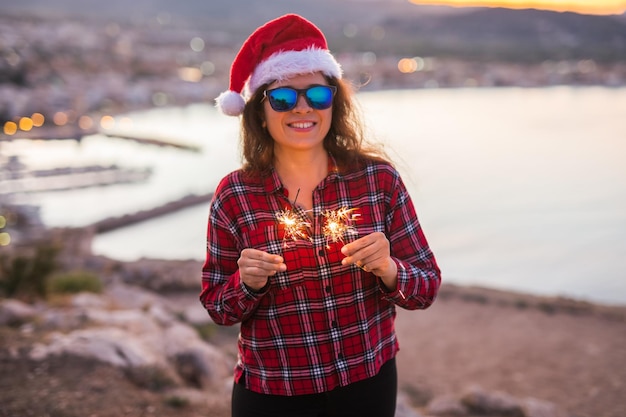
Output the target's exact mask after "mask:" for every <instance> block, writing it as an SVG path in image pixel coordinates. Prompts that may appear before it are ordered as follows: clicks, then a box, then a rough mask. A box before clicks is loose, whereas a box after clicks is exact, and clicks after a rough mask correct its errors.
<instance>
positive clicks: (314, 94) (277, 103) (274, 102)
mask: <svg viewBox="0 0 626 417" xmlns="http://www.w3.org/2000/svg"><path fill="white" fill-rule="evenodd" d="M335 92H337V87H335V86H334V85H312V86H311V87H308V88H303V89H298V88H292V87H278V88H272V89H271V90H265V92H264V93H263V96H264V97H266V98H267V99H268V100H269V102H270V106H272V109H274V110H275V111H279V112H282V111H289V110H292V109H294V108H295V107H296V105H297V104H298V98H299V97H300V96H301V95H303V96H304V99H305V100H306V102H307V103H308V104H309V106H311V107H312V108H314V109H316V110H325V109H327V108H329V107H330V106H332V105H333V96H334V95H335Z"/></svg>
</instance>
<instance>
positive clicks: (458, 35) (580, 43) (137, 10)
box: [0, 0, 626, 62]
mask: <svg viewBox="0 0 626 417" xmlns="http://www.w3.org/2000/svg"><path fill="white" fill-rule="evenodd" d="M0 10H2V12H0V13H11V12H14V13H15V12H18V13H20V14H23V13H39V14H45V15H47V16H57V17H58V16H65V15H72V16H88V17H91V18H93V17H97V18H102V19H106V20H127V21H128V20H130V21H133V22H136V24H142V23H145V22H148V21H154V19H155V18H156V16H157V15H159V14H161V15H162V14H163V13H166V14H167V15H168V16H170V18H171V24H173V25H184V26H187V27H197V28H202V29H205V30H212V31H219V32H223V33H227V34H228V35H229V36H228V39H230V41H231V42H233V47H237V46H238V45H239V44H240V43H241V42H242V41H243V39H245V37H246V36H247V35H248V34H249V32H250V31H251V29H252V28H254V27H256V26H258V25H259V24H261V23H263V22H265V21H267V20H268V19H271V18H273V17H276V16H279V15H281V14H284V13H288V12H295V13H300V14H302V15H303V16H305V17H307V18H309V19H311V20H312V21H314V22H315V23H316V24H318V25H319V26H320V27H321V28H322V30H324V31H325V33H326V34H327V36H328V38H329V42H330V44H331V48H332V49H333V50H334V51H337V52H341V51H355V50H356V51H373V52H376V53H377V54H396V55H397V54H400V55H409V56H410V55H422V56H452V57H459V58H463V59H470V60H478V61H485V60H500V61H521V62H541V61H543V60H547V59H553V60H559V59H595V60H598V61H602V62H617V61H624V60H626V18H625V17H624V16H591V15H580V14H575V13H557V12H548V11H539V10H508V9H480V8H478V9H468V8H466V9H459V8H449V7H433V6H415V5H412V4H410V3H408V2H407V1H405V0H316V1H315V2H312V1H309V0H272V1H258V0H235V1H222V0H215V1H213V0H211V1H209V0H179V1H177V2H172V1H171V0H133V1H130V2H129V1H127V0H107V1H106V2H90V1H84V0H20V1H19V2H17V1H15V0H0ZM348 27H349V28H350V30H351V31H352V32H351V33H352V34H354V36H346V33H345V30H346V28H348ZM374 33H375V34H374ZM381 34H384V36H382V35H381Z"/></svg>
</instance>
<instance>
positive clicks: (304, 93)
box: [263, 84, 337, 113]
mask: <svg viewBox="0 0 626 417" xmlns="http://www.w3.org/2000/svg"><path fill="white" fill-rule="evenodd" d="M316 87H325V88H328V89H330V104H329V105H328V107H321V108H320V107H317V106H316V105H314V104H313V102H312V101H311V99H310V98H309V97H308V96H307V93H308V92H309V90H310V89H312V88H316ZM281 89H287V90H291V91H295V92H296V94H297V95H296V101H295V102H294V103H293V105H292V106H291V107H289V108H287V109H276V108H274V105H273V104H272V100H271V99H270V97H269V94H270V93H271V92H272V91H274V90H281ZM336 93H337V86H335V85H325V84H314V85H311V86H308V87H307V88H294V87H289V86H282V87H276V88H269V89H266V90H265V91H263V99H264V100H265V99H267V101H268V102H269V103H270V107H271V108H272V110H274V111H275V112H279V113H283V112H287V111H291V110H293V109H295V108H296V106H297V105H298V100H300V96H303V97H304V100H305V101H306V103H307V104H308V105H309V106H310V107H311V108H312V109H315V110H326V109H329V108H331V107H332V105H333V100H334V99H335V94H336Z"/></svg>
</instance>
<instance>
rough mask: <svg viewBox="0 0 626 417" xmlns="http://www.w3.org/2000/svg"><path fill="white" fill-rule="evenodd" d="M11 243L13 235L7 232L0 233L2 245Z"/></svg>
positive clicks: (0, 244) (0, 243)
mask: <svg viewBox="0 0 626 417" xmlns="http://www.w3.org/2000/svg"><path fill="white" fill-rule="evenodd" d="M10 243H11V235H10V234H8V233H7V232H3V233H0V246H9V244H10Z"/></svg>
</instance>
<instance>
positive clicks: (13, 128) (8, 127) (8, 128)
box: [3, 121, 17, 136]
mask: <svg viewBox="0 0 626 417" xmlns="http://www.w3.org/2000/svg"><path fill="white" fill-rule="evenodd" d="M3 131H4V134H5V135H8V136H11V135H15V134H16V133H17V123H15V122H10V121H9V122H6V123H5V124H4V130H3Z"/></svg>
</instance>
